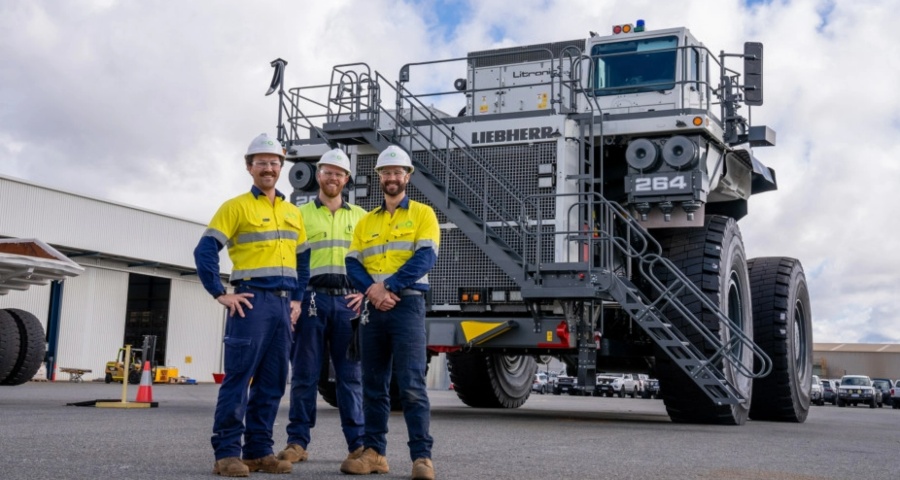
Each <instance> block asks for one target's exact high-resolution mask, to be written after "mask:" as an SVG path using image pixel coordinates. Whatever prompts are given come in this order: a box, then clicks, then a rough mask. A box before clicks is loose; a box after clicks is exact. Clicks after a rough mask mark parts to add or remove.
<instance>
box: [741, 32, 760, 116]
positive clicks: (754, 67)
mask: <svg viewBox="0 0 900 480" xmlns="http://www.w3.org/2000/svg"><path fill="white" fill-rule="evenodd" d="M744 102H745V103H746V104H747V105H751V106H759V105H762V104H763V44H762V43H759V42H746V43H744Z"/></svg>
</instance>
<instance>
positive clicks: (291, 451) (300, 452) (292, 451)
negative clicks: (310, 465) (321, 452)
mask: <svg viewBox="0 0 900 480" xmlns="http://www.w3.org/2000/svg"><path fill="white" fill-rule="evenodd" d="M307 458H309V453H308V452H307V451H306V450H305V449H304V448H303V447H301V446H300V445H297V444H296V443H289V444H288V446H286V447H284V450H282V451H280V452H278V459H279V460H287V461H289V462H291V463H297V462H305V461H306V459H307Z"/></svg>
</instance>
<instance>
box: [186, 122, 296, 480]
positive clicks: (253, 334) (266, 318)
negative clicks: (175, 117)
mask: <svg viewBox="0 0 900 480" xmlns="http://www.w3.org/2000/svg"><path fill="white" fill-rule="evenodd" d="M244 161H245V162H246V164H247V172H248V173H250V176H252V177H253V187H251V188H250V191H249V192H247V193H245V194H243V195H239V196H237V197H235V198H232V199H231V200H228V201H226V202H225V203H224V204H222V206H221V207H219V210H218V211H217V212H216V214H215V215H214V216H213V218H212V220H211V221H210V222H209V228H207V229H206V232H205V233H204V234H203V236H202V237H201V238H200V242H199V243H198V244H197V248H195V249H194V260H195V262H196V264H197V275H198V276H199V277H200V280H201V282H203V287H204V288H205V289H206V290H207V291H208V292H209V294H210V295H212V296H213V298H215V299H216V301H218V302H219V303H220V304H222V305H224V306H225V307H226V308H227V309H228V318H227V320H226V324H225V338H224V343H225V345H224V360H225V379H224V380H223V382H222V386H221V387H220V388H219V398H218V401H217V403H216V413H215V418H214V421H213V436H212V438H211V443H212V446H213V450H214V453H215V458H216V463H215V465H214V467H213V472H214V473H216V474H218V475H222V476H226V477H246V476H248V475H249V472H251V471H253V472H256V471H263V472H267V473H289V472H290V471H291V468H292V467H291V463H290V462H287V461H284V460H278V459H277V458H276V457H275V455H274V453H273V451H272V445H273V443H274V441H273V440H272V429H273V425H274V423H275V417H276V415H277V414H278V406H279V404H280V402H281V398H282V397H283V396H284V389H285V384H286V383H287V374H288V361H289V354H290V346H291V329H292V326H293V324H294V323H295V322H296V321H297V318H298V317H299V316H300V306H301V300H302V298H303V291H304V290H305V289H306V282H307V280H308V278H309V265H308V263H307V262H300V261H298V260H299V257H300V256H301V255H302V254H303V253H304V252H305V251H306V250H307V249H308V248H309V246H308V244H307V242H306V232H305V230H304V228H303V218H302V217H301V215H300V210H298V209H297V207H296V206H295V205H293V204H292V203H290V202H288V201H286V200H285V198H284V195H282V194H281V192H279V191H278V190H277V189H276V188H275V183H276V182H277V181H278V177H279V175H280V174H281V168H282V166H283V165H284V151H283V150H282V147H281V144H280V143H279V142H278V141H277V140H274V139H271V138H269V137H268V136H267V135H266V134H262V135H259V136H258V137H256V138H255V139H253V141H252V142H251V143H250V147H249V148H248V149H247V154H246V155H245V156H244ZM226 246H227V247H228V256H229V257H231V261H232V263H233V264H234V268H233V270H232V272H231V279H230V283H231V285H233V286H234V291H233V292H231V293H229V292H228V291H226V290H225V288H223V287H222V282H221V280H220V278H219V251H220V250H221V249H222V248H224V247H226ZM251 378H252V379H253V382H252V384H251V381H250V380H251ZM242 436H243V440H244V442H243V445H241V437H242ZM242 457H243V458H242Z"/></svg>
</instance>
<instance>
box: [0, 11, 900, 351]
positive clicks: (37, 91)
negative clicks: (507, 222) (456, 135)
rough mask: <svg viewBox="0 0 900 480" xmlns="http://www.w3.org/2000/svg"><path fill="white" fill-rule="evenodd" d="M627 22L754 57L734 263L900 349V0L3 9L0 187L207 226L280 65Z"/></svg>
mask: <svg viewBox="0 0 900 480" xmlns="http://www.w3.org/2000/svg"><path fill="white" fill-rule="evenodd" d="M638 18H642V19H644V20H646V22H647V25H648V28H649V29H656V28H665V27H677V26H687V27H689V28H690V29H691V31H692V32H693V33H694V34H695V36H697V37H698V38H699V39H700V40H702V41H703V42H704V43H705V44H706V45H707V47H709V48H710V50H712V51H713V52H718V51H720V50H726V51H729V52H739V51H741V48H742V45H743V42H744V41H748V40H749V41H760V42H763V43H764V44H765V105H764V106H763V107H758V108H755V109H754V110H753V120H754V123H755V124H765V125H768V126H770V127H772V128H773V129H775V130H776V131H777V134H778V137H777V138H778V145H777V146H776V147H772V148H765V149H757V150H756V151H755V154H756V156H757V157H759V159H760V160H762V161H763V162H764V163H766V164H767V165H768V166H771V167H772V168H774V169H775V170H776V171H777V175H778V182H779V190H778V191H775V192H769V193H765V194H762V195H759V196H754V197H753V198H752V199H751V201H750V214H749V216H748V217H747V218H745V219H743V220H741V222H740V226H741V229H742V232H743V236H744V241H745V245H746V249H747V253H748V255H749V256H751V257H756V256H771V255H779V256H782V255H784V256H792V257H797V258H800V259H801V260H802V262H803V264H804V267H805V269H806V275H807V278H808V279H809V283H810V290H811V293H812V301H813V303H812V308H813V316H814V320H813V325H814V337H815V341H816V342H900V294H898V285H900V254H898V252H900V240H898V235H900V225H898V214H896V213H890V212H896V211H897V210H898V206H897V204H898V203H900V146H898V139H900V94H898V92H897V89H898V85H900V28H898V25H900V22H898V20H900V0H877V1H871V0H844V1H826V0H818V1H816V0H798V1H778V0H775V1H755V0H754V1H750V2H745V1H740V0H718V1H706V0H695V1H677V2H672V1H648V0H645V1H639V0H622V1H612V0H471V1H470V0H443V1H434V2H431V1H427V0H419V1H414V0H407V1H401V0H328V1H316V2H312V1H300V0H298V1H280V2H279V1H259V0H256V1H252V2H251V1H244V0H192V1H175V0H172V1H153V0H141V1H137V0H135V1H116V0H96V1H87V0H71V1H40V0H38V1H36V0H3V1H2V2H0V32H3V33H2V34H0V174H3V175H7V176H12V177H16V178H21V179H25V180H28V181H32V182H35V183H38V184H41V185H46V186H50V187H55V188H60V189H63V190H68V191H73V192H77V193H84V194H87V195H90V196H93V197H97V198H100V199H107V200H112V201H116V202H120V203H126V204H130V205H135V206H138V207H142V208H146V209H150V210H154V211H159V212H163V213H167V214H171V215H175V216H179V217H183V218H187V219H191V220H196V221H199V222H203V223H205V222H207V221H208V220H209V218H210V217H211V216H212V214H213V213H214V212H215V209H216V208H217V207H218V206H219V204H221V202H222V201H223V200H225V199H227V198H230V197H232V196H234V195H236V194H237V193H239V192H241V191H244V190H246V189H247V188H248V187H249V184H250V177H249V176H248V175H247V173H246V171H245V170H244V169H243V167H242V155H243V152H244V150H245V149H246V147H247V145H248V144H249V142H250V140H251V139H252V138H253V137H255V136H256V135H257V134H259V133H262V132H270V134H274V132H275V123H276V108H277V103H276V102H277V100H276V98H275V97H274V96H272V97H265V96H264V93H265V91H266V89H267V88H268V84H269V80H270V79H271V74H272V70H271V67H270V66H269V62H270V61H271V60H273V59H275V58H278V57H280V58H284V59H286V60H288V62H289V65H288V68H287V74H286V81H285V85H286V86H299V85H310V84H321V83H325V82H327V81H328V78H329V75H330V73H331V66H332V65H334V64H341V63H352V62H366V63H368V64H369V65H370V66H371V67H372V68H374V69H376V70H378V71H380V72H382V74H384V75H385V76H386V77H388V78H391V79H395V78H396V76H397V71H398V69H399V67H400V66H401V65H403V64H405V63H408V62H417V61H427V60H437V59H442V58H452V57H460V56H464V55H465V54H466V53H467V52H469V51H476V50H485V49H490V48H497V47H509V46H519V45H527V44H532V43H541V42H552V41H559V40H571V39H576V38H582V37H586V36H587V35H588V32H589V31H591V30H595V31H598V32H601V33H603V34H605V33H606V32H609V31H610V28H611V26H612V25H613V24H615V23H626V22H634V21H635V20H637V19H638ZM451 73H452V74H449V75H448V77H447V79H446V82H447V89H448V90H449V85H450V84H451V83H452V81H453V79H454V78H457V77H461V76H463V75H464V72H451ZM285 173H287V170H285ZM284 176H285V177H286V175H284ZM280 188H281V189H282V191H285V192H287V191H289V189H290V187H289V185H288V184H287V182H286V181H285V179H284V178H283V179H282V183H281V184H280ZM0 200H2V199H0ZM0 221H2V219H0Z"/></svg>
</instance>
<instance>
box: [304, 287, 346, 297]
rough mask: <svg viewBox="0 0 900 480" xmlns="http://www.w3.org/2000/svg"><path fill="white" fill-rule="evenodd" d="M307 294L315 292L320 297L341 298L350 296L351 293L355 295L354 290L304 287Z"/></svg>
mask: <svg viewBox="0 0 900 480" xmlns="http://www.w3.org/2000/svg"><path fill="white" fill-rule="evenodd" d="M306 291H307V292H316V293H318V294H322V295H332V296H335V297H343V296H345V295H350V294H351V293H356V290H354V289H352V288H322V287H306Z"/></svg>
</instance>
